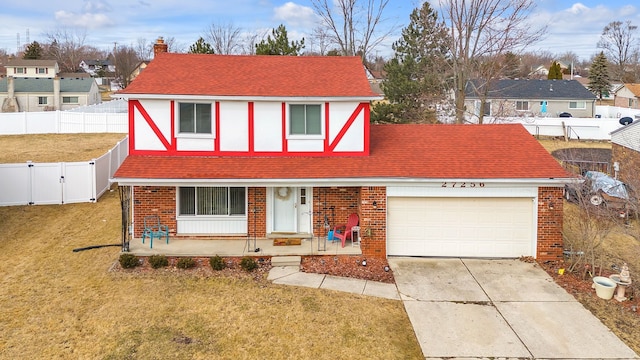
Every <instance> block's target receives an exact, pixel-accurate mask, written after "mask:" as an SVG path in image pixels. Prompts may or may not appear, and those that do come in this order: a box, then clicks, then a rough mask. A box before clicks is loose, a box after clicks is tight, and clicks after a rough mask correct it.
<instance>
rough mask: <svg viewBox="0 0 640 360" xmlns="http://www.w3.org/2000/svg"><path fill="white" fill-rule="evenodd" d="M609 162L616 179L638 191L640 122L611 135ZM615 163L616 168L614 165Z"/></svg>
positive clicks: (639, 181)
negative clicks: (612, 166) (612, 164)
mask: <svg viewBox="0 0 640 360" xmlns="http://www.w3.org/2000/svg"><path fill="white" fill-rule="evenodd" d="M611 161H612V162H613V163H614V169H617V170H616V173H615V175H616V178H618V179H620V180H621V181H623V182H625V183H627V184H630V185H631V186H632V187H634V188H635V190H636V192H637V191H638V186H640V180H639V179H638V169H640V121H636V122H633V123H631V124H630V125H627V126H624V127H621V128H619V129H617V130H615V131H613V132H612V133H611ZM616 163H617V166H616V165H615V164H616Z"/></svg>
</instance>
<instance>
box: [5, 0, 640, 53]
mask: <svg viewBox="0 0 640 360" xmlns="http://www.w3.org/2000/svg"><path fill="white" fill-rule="evenodd" d="M535 1H536V4H537V7H536V10H535V12H534V14H533V15H532V17H531V20H532V21H535V22H536V23H538V24H542V25H547V26H548V33H547V36H546V38H545V39H544V40H543V41H541V42H540V43H538V44H537V45H536V47H537V48H538V49H543V50H548V51H550V52H551V53H554V54H561V53H564V52H567V51H573V52H575V53H576V54H578V56H580V58H581V59H583V60H587V59H589V58H590V57H591V56H592V55H593V54H595V53H596V52H597V51H598V49H597V47H596V44H597V42H598V39H599V38H600V34H601V32H602V29H603V28H604V26H605V25H607V24H608V23H610V22H611V21H616V20H620V21H626V20H630V21H631V22H632V23H633V24H635V25H640V5H639V3H638V2H637V0H609V1H602V0H582V1H580V2H577V1H571V0H535ZM420 3H421V2H420V0H391V1H390V2H389V5H388V6H387V8H386V10H385V12H386V14H385V16H386V18H387V20H386V22H385V24H386V25H389V26H390V25H392V24H396V25H397V26H398V29H401V28H402V27H405V26H406V25H407V24H408V22H409V14H410V13H411V11H412V10H413V9H414V8H416V7H418V6H419V4H420ZM431 3H432V4H434V7H435V8H437V6H436V5H437V0H433V1H431ZM315 21H316V17H315V15H314V13H313V10H312V7H311V3H310V0H291V1H286V0H225V1H222V0H181V1H176V0H133V1H132V0H65V1H44V0H19V1H7V2H6V3H5V4H3V5H2V6H1V7H0V24H1V25H0V49H4V50H6V51H7V52H8V53H14V52H15V51H16V49H17V46H18V41H17V40H18V35H19V37H20V43H21V44H24V43H26V42H27V32H28V40H29V41H34V40H35V41H41V42H42V41H45V40H46V36H45V34H47V33H53V32H54V31H55V30H58V29H69V30H70V29H85V30H84V31H86V40H85V43H87V44H89V45H93V46H95V47H97V48H99V49H105V50H107V49H112V48H113V46H114V43H117V44H121V45H132V46H133V45H135V44H136V43H137V41H138V39H141V38H142V39H145V40H147V41H148V42H152V41H154V40H155V39H156V38H157V37H158V36H163V37H165V38H170V37H173V38H175V40H176V42H177V43H178V44H179V45H181V46H182V47H184V49H188V47H189V45H191V44H193V43H194V42H195V41H196V40H197V39H198V37H200V36H203V35H204V34H205V32H206V30H207V29H208V28H209V27H210V26H211V25H212V24H232V25H233V26H234V27H237V28H241V29H242V30H244V31H247V32H258V31H265V29H272V28H275V27H277V26H278V25H279V24H284V25H285V26H286V28H287V31H288V33H289V38H290V39H292V40H293V39H299V38H300V37H303V36H305V37H307V38H308V37H309V34H310V33H311V30H312V28H313V27H314V22H315ZM398 37H399V30H398V32H397V34H395V35H394V36H393V37H391V38H390V39H389V42H388V43H390V42H392V41H394V40H397V38H398ZM377 50H378V54H379V55H382V56H385V57H387V56H390V55H391V49H390V46H389V44H387V45H386V46H381V47H380V48H379V49H377Z"/></svg>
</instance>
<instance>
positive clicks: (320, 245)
mask: <svg viewBox="0 0 640 360" xmlns="http://www.w3.org/2000/svg"><path fill="white" fill-rule="evenodd" d="M325 244H326V246H325ZM255 249H258V251H255ZM129 251H130V252H131V253H132V254H134V255H137V256H150V255H157V254H161V255H167V256H202V257H210V256H215V255H220V256H237V257H239V256H305V255H362V251H361V250H360V248H359V247H352V246H345V247H344V248H343V247H342V246H341V244H340V243H339V242H338V243H336V242H333V243H332V242H325V240H324V239H318V238H314V239H305V240H303V241H302V244H301V245H291V246H275V245H274V244H273V239H256V240H255V241H254V240H253V239H249V241H247V239H246V238H244V239H241V238H239V239H225V240H220V239H218V240H204V239H174V238H171V239H170V240H169V244H167V243H166V242H165V241H159V240H155V241H154V242H153V249H151V248H150V247H149V241H148V240H147V241H145V244H143V243H142V240H141V239H133V240H131V242H130V245H129Z"/></svg>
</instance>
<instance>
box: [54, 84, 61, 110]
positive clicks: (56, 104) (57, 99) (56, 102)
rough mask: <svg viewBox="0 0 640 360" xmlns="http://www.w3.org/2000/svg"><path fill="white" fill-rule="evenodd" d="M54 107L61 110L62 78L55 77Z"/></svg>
mask: <svg viewBox="0 0 640 360" xmlns="http://www.w3.org/2000/svg"><path fill="white" fill-rule="evenodd" d="M53 107H54V109H56V110H60V78H59V77H57V76H56V77H54V78H53Z"/></svg>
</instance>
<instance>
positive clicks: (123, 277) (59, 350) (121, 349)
mask: <svg viewBox="0 0 640 360" xmlns="http://www.w3.org/2000/svg"><path fill="white" fill-rule="evenodd" d="M116 193H117V192H111V193H107V194H105V195H104V196H103V197H102V198H101V199H100V200H99V201H98V203H95V204H90V203H88V204H69V205H51V206H30V207H28V206H15V207H0V229H2V231H1V232H0V234H1V235H0V236H1V237H0V253H2V261H1V262H0V274H2V277H0V309H2V311H0V358H5V359H28V358H65V359H134V358H135V359H214V358H215V359H259V358H271V359H286V358H287V359H291V358H298V359H309V358H317V359H336V358H339V359H348V358H367V359H371V358H375V359H380V358H390V359H420V358H422V355H421V351H420V347H419V345H418V343H417V340H416V338H415V335H414V333H413V330H412V327H411V324H410V322H409V319H408V317H407V315H406V313H405V311H404V308H403V305H402V303H401V302H399V301H391V300H385V299H378V298H371V297H365V296H359V295H353V294H347V293H340V292H333V291H326V290H318V289H306V288H298V287H288V286H281V285H274V284H271V283H268V282H266V281H263V282H260V281H258V282H256V281H254V280H252V279H237V278H225V277H216V276H213V277H202V276H195V275H186V274H184V273H182V272H177V274H167V273H163V272H157V273H153V274H139V273H127V272H110V271H109V269H110V267H111V266H112V265H113V264H114V262H116V261H117V259H118V255H119V248H117V247H108V248H102V249H96V250H88V251H82V252H77V253H74V252H72V249H74V248H79V247H84V246H89V245H97V244H112V243H118V242H119V231H120V214H119V200H118V197H117V194H116Z"/></svg>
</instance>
